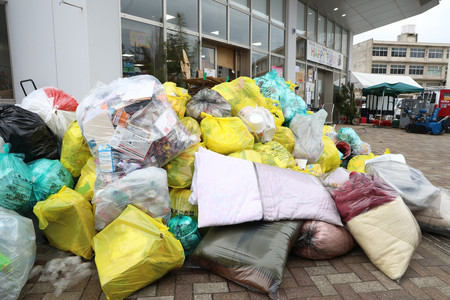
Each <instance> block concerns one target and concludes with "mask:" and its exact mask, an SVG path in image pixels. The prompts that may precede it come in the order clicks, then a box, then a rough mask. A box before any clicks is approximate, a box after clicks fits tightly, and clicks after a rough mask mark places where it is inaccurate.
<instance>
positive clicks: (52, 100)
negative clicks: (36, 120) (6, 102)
mask: <svg viewBox="0 0 450 300" xmlns="http://www.w3.org/2000/svg"><path fill="white" fill-rule="evenodd" d="M46 90H48V91H49V92H48V94H47V93H46ZM49 95H52V96H50V97H49ZM58 95H60V96H61V97H62V99H58V98H57V97H58ZM58 101H60V102H61V105H58ZM20 106H21V107H22V108H25V109H27V110H29V111H32V112H34V113H37V114H38V115H39V116H40V117H41V119H42V120H44V122H45V123H46V124H47V126H48V128H50V130H51V131H52V132H53V133H54V134H55V135H56V136H57V137H58V139H59V140H60V141H62V139H63V137H64V133H65V132H66V130H67V128H68V127H69V125H70V123H72V122H73V121H75V119H76V113H75V110H76V107H77V106H78V103H77V102H76V100H75V99H74V98H73V97H72V96H70V95H68V94H66V93H64V92H62V91H61V90H59V89H56V88H43V89H38V90H36V91H33V92H32V93H30V94H29V95H28V96H27V97H25V98H24V99H23V100H22V103H21V104H20Z"/></svg>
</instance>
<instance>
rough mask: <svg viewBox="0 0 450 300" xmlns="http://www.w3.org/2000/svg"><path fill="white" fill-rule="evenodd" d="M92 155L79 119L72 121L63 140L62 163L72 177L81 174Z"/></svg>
mask: <svg viewBox="0 0 450 300" xmlns="http://www.w3.org/2000/svg"><path fill="white" fill-rule="evenodd" d="M90 157H92V155H91V151H90V150H89V146H88V144H87V143H86V141H85V140H84V138H83V135H82V134H81V129H80V126H79V125H78V122H77V121H73V122H72V123H70V125H69V128H67V130H66V133H65V134H64V138H63V141H62V148H61V159H60V161H61V163H62V164H63V166H64V167H66V169H67V171H69V173H70V174H71V175H72V177H75V178H76V177H78V176H80V173H81V169H82V168H83V166H84V165H85V164H86V162H87V161H88V159H89V158H90Z"/></svg>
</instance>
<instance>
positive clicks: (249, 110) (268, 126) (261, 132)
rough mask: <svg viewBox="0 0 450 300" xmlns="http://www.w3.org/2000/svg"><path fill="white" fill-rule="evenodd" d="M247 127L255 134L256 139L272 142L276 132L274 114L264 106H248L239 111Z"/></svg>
mask: <svg viewBox="0 0 450 300" xmlns="http://www.w3.org/2000/svg"><path fill="white" fill-rule="evenodd" d="M238 117H239V118H241V120H242V121H244V123H245V125H247V128H248V129H249V130H250V132H252V133H253V135H254V136H255V139H256V141H258V142H262V143H267V142H270V141H271V140H272V138H273V136H274V134H275V132H276V127H275V122H274V120H273V115H272V114H271V113H270V112H269V111H268V110H267V109H266V108H264V107H256V108H253V107H251V106H246V107H244V108H243V109H241V110H240V111H239V113H238Z"/></svg>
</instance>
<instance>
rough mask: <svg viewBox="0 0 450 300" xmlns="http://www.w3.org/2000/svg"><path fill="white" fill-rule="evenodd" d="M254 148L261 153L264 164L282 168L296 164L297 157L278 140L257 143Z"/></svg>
mask: <svg viewBox="0 0 450 300" xmlns="http://www.w3.org/2000/svg"><path fill="white" fill-rule="evenodd" d="M253 149H254V150H255V151H256V152H258V153H259V154H260V155H261V161H262V163H263V164H266V165H271V166H275V167H280V168H292V167H294V166H295V159H294V157H293V156H292V154H291V153H289V151H287V150H286V148H284V147H283V146H282V145H281V144H280V143H278V142H274V141H271V142H268V143H265V144H262V143H257V144H255V146H254V147H253Z"/></svg>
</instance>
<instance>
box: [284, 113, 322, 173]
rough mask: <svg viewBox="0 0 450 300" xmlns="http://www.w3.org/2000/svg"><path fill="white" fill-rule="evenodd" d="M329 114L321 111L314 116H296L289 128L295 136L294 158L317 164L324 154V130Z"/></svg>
mask: <svg viewBox="0 0 450 300" xmlns="http://www.w3.org/2000/svg"><path fill="white" fill-rule="evenodd" d="M327 115H328V113H327V112H326V111H325V110H323V109H321V110H319V111H318V112H316V113H315V114H312V115H304V116H301V115H296V116H295V117H294V118H293V119H292V120H291V124H290V126H289V128H290V129H291V130H292V132H293V133H294V136H295V146H294V151H293V152H292V155H293V156H294V158H303V159H307V160H308V164H313V163H315V162H316V161H317V160H318V159H319V158H320V155H321V154H322V152H323V148H324V145H323V142H322V128H323V125H324V124H325V120H326V118H327Z"/></svg>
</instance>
